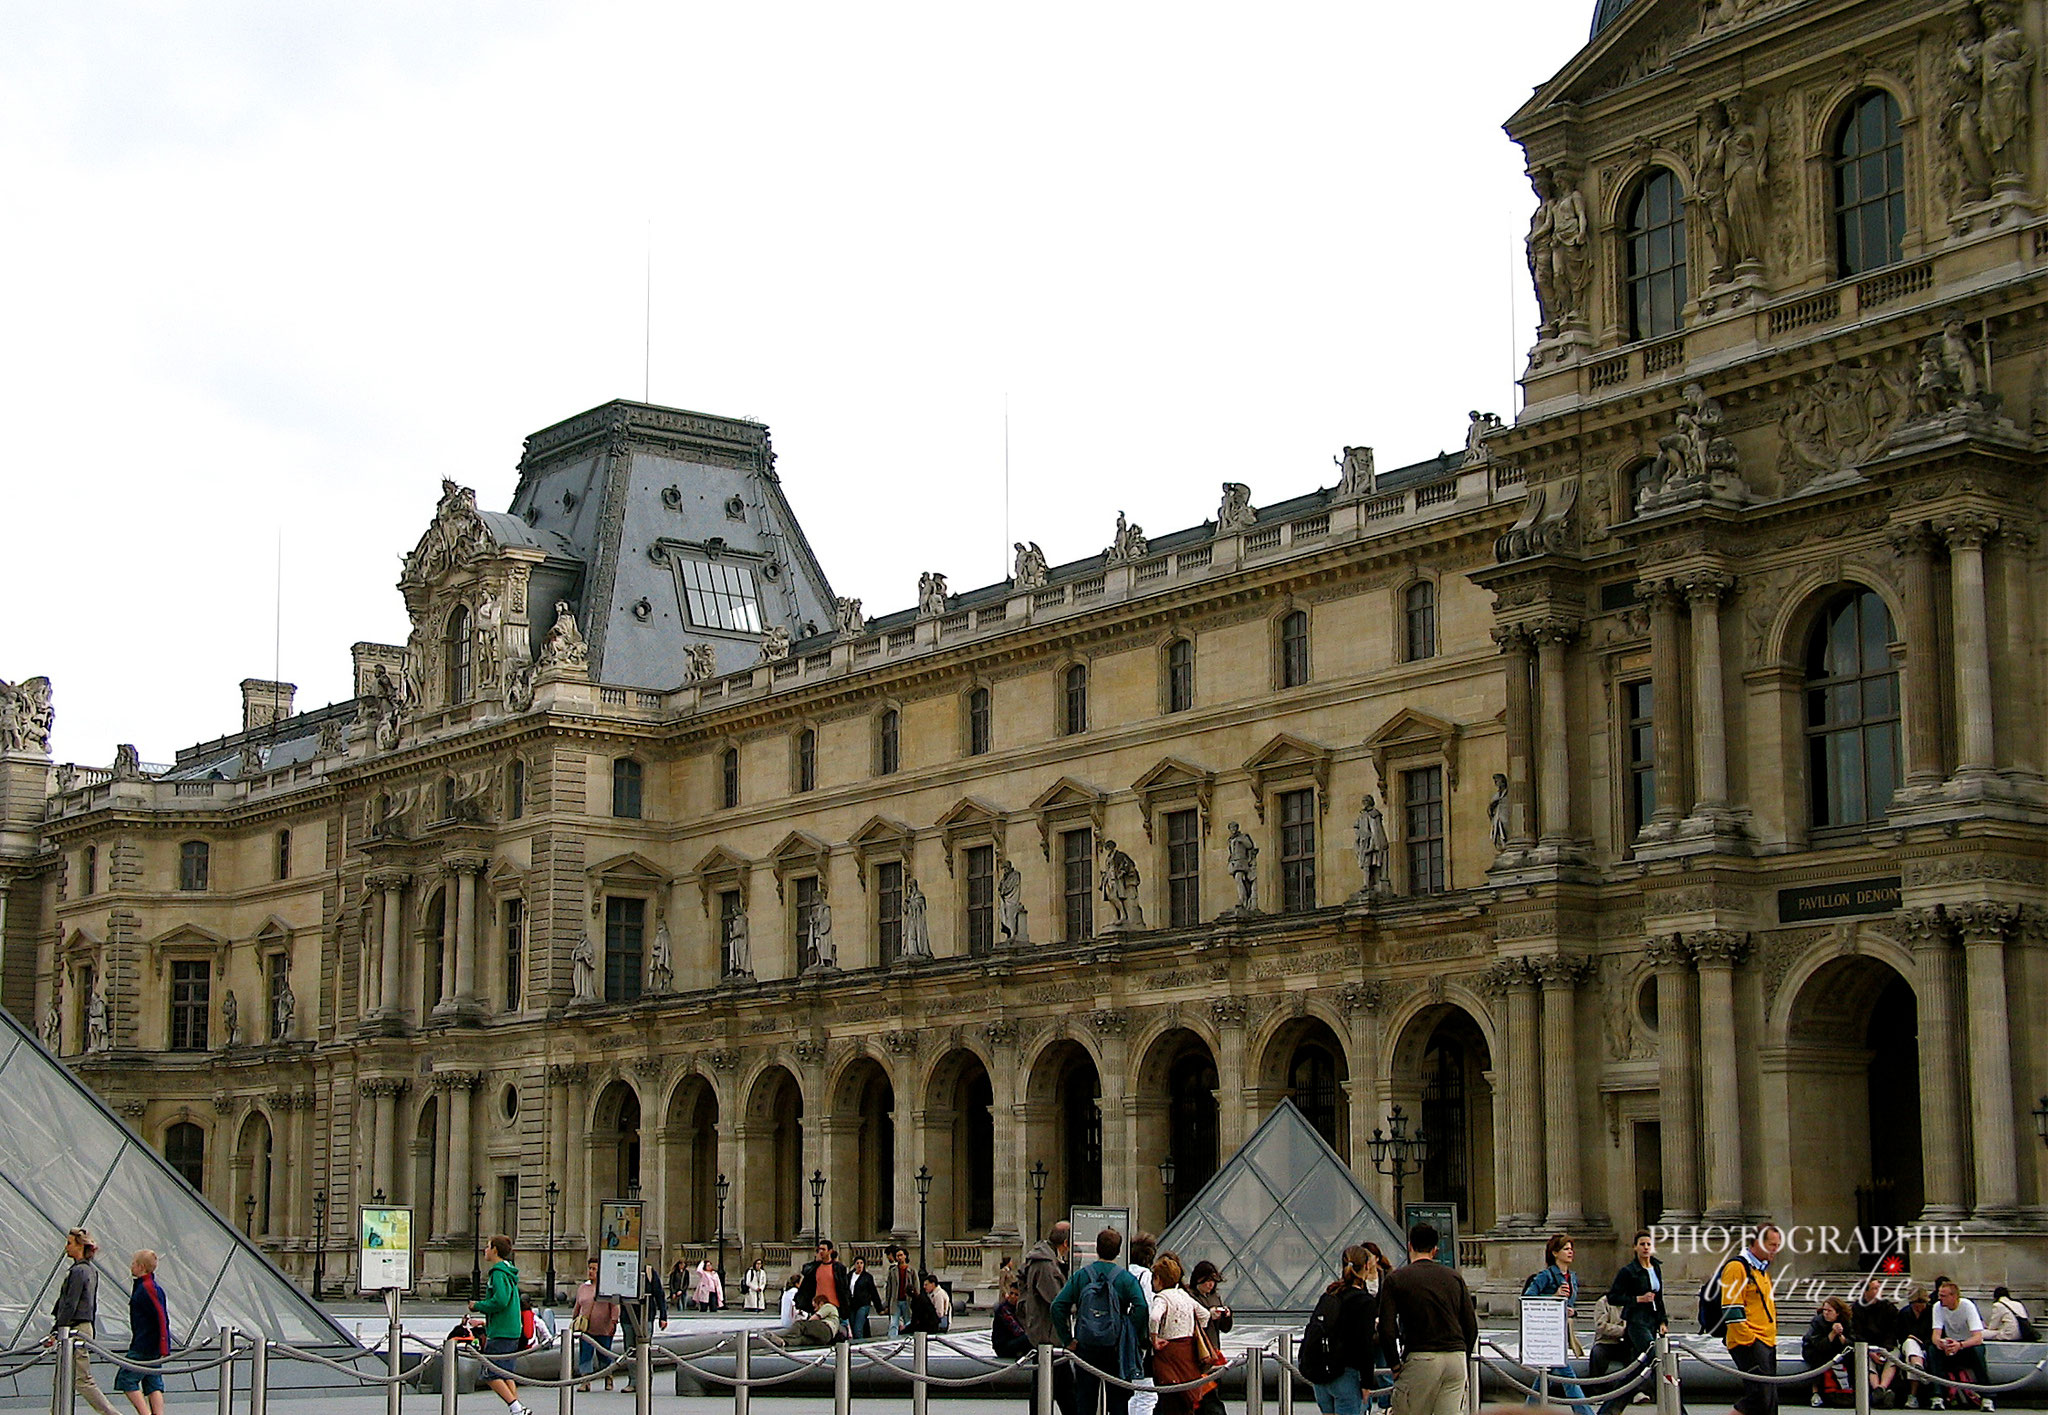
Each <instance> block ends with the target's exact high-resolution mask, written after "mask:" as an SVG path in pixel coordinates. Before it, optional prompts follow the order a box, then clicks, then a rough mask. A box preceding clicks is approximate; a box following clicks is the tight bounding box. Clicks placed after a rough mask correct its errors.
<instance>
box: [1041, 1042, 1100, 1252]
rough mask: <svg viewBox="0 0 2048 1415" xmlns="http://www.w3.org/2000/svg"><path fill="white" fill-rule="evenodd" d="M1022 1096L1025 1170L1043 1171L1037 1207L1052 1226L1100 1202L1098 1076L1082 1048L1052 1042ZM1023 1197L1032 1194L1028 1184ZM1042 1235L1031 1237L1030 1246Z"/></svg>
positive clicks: (1075, 1045) (1046, 1222)
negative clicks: (1074, 1209) (1043, 1182)
mask: <svg viewBox="0 0 2048 1415" xmlns="http://www.w3.org/2000/svg"><path fill="white" fill-rule="evenodd" d="M1026 1095H1027V1096H1028V1097H1029V1100H1028V1102H1027V1103H1026V1107H1025V1114H1026V1122H1025V1138H1026V1141H1027V1153H1026V1155H1025V1166H1024V1167H1025V1169H1026V1171H1027V1172H1028V1171H1030V1170H1031V1169H1032V1168H1033V1167H1034V1166H1036V1165H1039V1164H1043V1165H1044V1166H1045V1170H1046V1185H1045V1195H1044V1202H1043V1204H1042V1205H1041V1206H1039V1207H1042V1208H1043V1210H1044V1222H1045V1226H1047V1227H1050V1226H1051V1225H1052V1224H1053V1223H1054V1222H1055V1221H1057V1220H1059V1219H1062V1218H1064V1217H1066V1213H1067V1210H1068V1209H1069V1208H1071V1207H1072V1206H1073V1205H1075V1204H1099V1203H1101V1202H1102V1077H1101V1075H1100V1073H1098V1072H1097V1071H1096V1069H1095V1059H1094V1058H1093V1057H1091V1056H1090V1055H1089V1054H1088V1049H1087V1048H1086V1047H1084V1046H1082V1045H1081V1044H1080V1043H1079V1042H1076V1041H1061V1042H1056V1043H1054V1044H1053V1045H1052V1046H1050V1047H1048V1048H1046V1049H1045V1051H1043V1052H1042V1053H1040V1054H1039V1057H1038V1060H1037V1062H1036V1063H1035V1064H1034V1065H1033V1066H1032V1068H1031V1081H1030V1084H1029V1086H1028V1087H1027V1088H1026ZM1024 1193H1025V1194H1026V1196H1027V1197H1029V1196H1030V1194H1031V1188H1030V1181H1028V1180H1027V1181H1026V1182H1025V1186H1024ZM1034 1217H1035V1213H1034ZM1043 1236H1044V1235H1043V1234H1042V1233H1039V1234H1033V1235H1031V1237H1032V1239H1033V1241H1036V1240H1037V1239H1038V1238H1040V1237H1043Z"/></svg>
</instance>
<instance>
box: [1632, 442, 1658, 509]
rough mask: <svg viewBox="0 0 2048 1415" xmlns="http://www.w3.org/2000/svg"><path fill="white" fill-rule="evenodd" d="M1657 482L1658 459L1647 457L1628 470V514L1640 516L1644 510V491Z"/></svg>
mask: <svg viewBox="0 0 2048 1415" xmlns="http://www.w3.org/2000/svg"><path fill="white" fill-rule="evenodd" d="M1656 484H1657V459H1656V458H1655V457H1645V458H1644V459H1643V460H1642V461H1640V462H1638V463H1636V464H1635V465H1634V466H1633V467H1631V468H1629V472H1628V508H1629V509H1628V514H1629V515H1631V516H1639V515H1641V514H1642V510H1643V493H1644V492H1646V491H1648V490H1649V489H1650V488H1651V487H1653V486H1655V485H1656Z"/></svg>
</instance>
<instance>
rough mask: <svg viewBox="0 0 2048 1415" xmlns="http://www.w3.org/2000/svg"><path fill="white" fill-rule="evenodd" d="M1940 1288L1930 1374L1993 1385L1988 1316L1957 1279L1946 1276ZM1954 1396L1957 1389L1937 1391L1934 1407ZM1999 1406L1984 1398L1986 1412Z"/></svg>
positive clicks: (1943, 1404)
mask: <svg viewBox="0 0 2048 1415" xmlns="http://www.w3.org/2000/svg"><path fill="white" fill-rule="evenodd" d="M1936 1291H1937V1295H1938V1296H1939V1298H1940V1300H1939V1301H1937V1302H1936V1303H1935V1304H1934V1307H1933V1312H1932V1315H1933V1318H1934V1322H1933V1329H1934V1345H1933V1346H1932V1347H1931V1348H1930V1349H1929V1350H1928V1353H1927V1370H1928V1373H1929V1374H1930V1375H1936V1376H1946V1377H1948V1378H1949V1379H1950V1380H1952V1381H1959V1380H1965V1379H1968V1380H1971V1381H1974V1382H1976V1383H1977V1384H1978V1385H1980V1386H1981V1385H1989V1384H1991V1372H1990V1371H1989V1370H1988V1369H1987V1368H1986V1367H1985V1364H1984V1318H1983V1316H1982V1315H1981V1314H1980V1313H1979V1312H1978V1311H1977V1304H1976V1303H1975V1302H1972V1301H1971V1300H1970V1299H1969V1298H1967V1297H1965V1296H1963V1295H1962V1293H1961V1292H1960V1291H1959V1290H1958V1289H1957V1287H1956V1284H1955V1280H1954V1279H1953V1278H1945V1279H1943V1280H1942V1284H1941V1286H1940V1287H1939V1288H1938V1289H1936ZM1953 1399H1955V1392H1954V1391H1952V1390H1950V1388H1949V1387H1946V1386H1943V1387H1940V1388H1939V1389H1937V1390H1936V1391H1935V1394H1934V1402H1933V1406H1932V1408H1933V1409H1936V1410H1941V1409H1944V1408H1946V1404H1947V1402H1948V1401H1950V1400H1953ZM1997 1408H1998V1407H1997V1406H1996V1405H1995V1404H1993V1403H1992V1402H1991V1401H1990V1400H1989V1399H1986V1400H1985V1401H1984V1409H1985V1410H1986V1411H1996V1410H1997Z"/></svg>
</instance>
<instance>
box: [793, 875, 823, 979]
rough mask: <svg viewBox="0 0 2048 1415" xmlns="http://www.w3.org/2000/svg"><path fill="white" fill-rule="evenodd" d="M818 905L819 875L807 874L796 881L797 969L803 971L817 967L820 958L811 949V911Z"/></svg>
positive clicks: (794, 920)
mask: <svg viewBox="0 0 2048 1415" xmlns="http://www.w3.org/2000/svg"><path fill="white" fill-rule="evenodd" d="M817 907H818V877H817V876H816V875H805V876H804V877H803V878H802V879H800V880H798V881H797V882H796V909H795V917H794V919H793V922H794V923H795V925H796V939H795V945H796V970H797V971H798V972H799V973H801V972H804V971H806V970H807V969H809V968H812V967H815V966H816V964H817V962H818V958H817V955H816V954H815V953H813V952H812V951H811V911H812V910H813V909H815V908H817Z"/></svg>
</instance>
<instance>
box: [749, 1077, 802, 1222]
mask: <svg viewBox="0 0 2048 1415" xmlns="http://www.w3.org/2000/svg"><path fill="white" fill-rule="evenodd" d="M744 1094H745V1096H746V1101H745V1103H744V1106H743V1108H742V1110H741V1114H740V1125H739V1130H738V1132H737V1138H738V1140H739V1149H740V1166H741V1172H742V1174H743V1176H744V1179H743V1190H742V1193H741V1196H740V1209H741V1215H742V1220H741V1226H742V1230H743V1231H744V1233H745V1234H746V1236H747V1238H748V1240H749V1241H751V1242H756V1243H759V1242H782V1241H787V1240H790V1239H793V1238H795V1237H796V1235H797V1234H798V1233H799V1232H801V1231H802V1229H803V1226H804V1219H805V1210H804V1192H803V1180H804V1173H803V1168H804V1165H803V1154H804V1126H805V1119H806V1111H805V1104H804V1091H803V1084H802V1083H801V1082H800V1081H798V1080H797V1076H796V1073H795V1072H794V1071H792V1070H790V1069H789V1068H788V1067H787V1066H785V1065H783V1064H782V1063H780V1062H769V1063H768V1064H766V1065H764V1066H762V1067H761V1068H760V1069H759V1070H757V1071H755V1073H754V1074H753V1076H752V1078H750V1080H749V1082H748V1085H747V1089H746V1091H745V1093H744Z"/></svg>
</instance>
